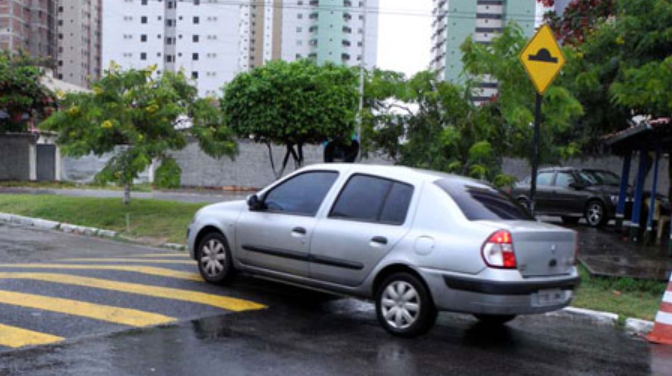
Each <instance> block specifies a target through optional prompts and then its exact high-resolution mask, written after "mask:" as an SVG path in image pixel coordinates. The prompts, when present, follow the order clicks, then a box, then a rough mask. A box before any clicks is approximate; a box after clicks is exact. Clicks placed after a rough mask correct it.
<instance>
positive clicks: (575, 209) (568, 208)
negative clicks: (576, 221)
mask: <svg viewBox="0 0 672 376" xmlns="http://www.w3.org/2000/svg"><path fill="white" fill-rule="evenodd" d="M575 182H576V179H575V178H574V175H573V174H572V173H571V172H569V171H567V172H565V171H559V172H558V173H557V174H556V175H555V183H554V184H553V192H552V195H551V196H552V198H551V200H550V205H551V208H550V209H549V210H551V211H552V212H554V213H557V214H572V215H582V214H583V205H584V201H585V200H584V198H583V193H582V192H581V191H578V190H576V188H573V187H571V186H570V185H572V183H575Z"/></svg>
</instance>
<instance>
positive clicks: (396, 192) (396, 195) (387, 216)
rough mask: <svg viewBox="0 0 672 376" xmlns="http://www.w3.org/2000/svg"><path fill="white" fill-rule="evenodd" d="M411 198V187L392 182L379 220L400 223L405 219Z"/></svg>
mask: <svg viewBox="0 0 672 376" xmlns="http://www.w3.org/2000/svg"><path fill="white" fill-rule="evenodd" d="M412 198H413V187H412V186H410V185H408V184H402V183H394V184H393V185H392V189H391V190H390V193H389V194H388V195H387V200H385V205H384V206H383V212H382V213H380V219H379V220H380V222H382V223H389V224H395V225H400V224H403V223H404V222H405V221H406V215H407V214H408V207H409V206H410V205H411V199H412Z"/></svg>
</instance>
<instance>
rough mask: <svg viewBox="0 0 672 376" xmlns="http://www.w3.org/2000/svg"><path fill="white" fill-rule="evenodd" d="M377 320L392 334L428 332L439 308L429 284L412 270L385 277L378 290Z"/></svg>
mask: <svg viewBox="0 0 672 376" xmlns="http://www.w3.org/2000/svg"><path fill="white" fill-rule="evenodd" d="M375 299H376V314H377V316H378V321H379V322H380V324H381V325H382V326H383V328H385V330H387V331H388V332H389V333H391V334H393V335H396V336H399V337H415V336H418V335H421V334H424V333H426V332H427V331H429V330H430V329H431V328H432V327H433V326H434V323H435V322H436V316H437V311H436V308H435V307H434V302H433V301H432V298H431V296H430V294H429V291H428V290H427V287H425V285H424V284H423V283H422V282H421V281H420V280H419V279H418V278H417V277H416V276H414V275H412V274H410V273H404V272H402V273H395V274H392V275H390V276H389V277H387V278H385V280H384V281H383V283H381V284H380V286H379V287H378V290H377V291H376V297H375Z"/></svg>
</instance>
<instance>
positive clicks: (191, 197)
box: [0, 187, 252, 203]
mask: <svg viewBox="0 0 672 376" xmlns="http://www.w3.org/2000/svg"><path fill="white" fill-rule="evenodd" d="M251 193H252V192H227V191H214V190H213V191H207V190H175V191H153V192H132V193H131V197H132V198H139V199H151V200H163V201H178V202H188V203H199V202H203V203H217V202H222V201H233V200H244V199H245V198H246V197H247V196H248V195H250V194H251ZM0 194H24V195H58V196H68V197H100V198H119V199H121V198H122V197H123V196H124V192H123V191H120V190H119V191H116V190H105V189H54V188H23V187H10V188H1V187H0Z"/></svg>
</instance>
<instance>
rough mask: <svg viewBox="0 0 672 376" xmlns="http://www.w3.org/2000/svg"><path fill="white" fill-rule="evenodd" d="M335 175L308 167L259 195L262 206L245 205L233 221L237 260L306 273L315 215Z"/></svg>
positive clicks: (300, 274) (258, 266)
mask: <svg viewBox="0 0 672 376" xmlns="http://www.w3.org/2000/svg"><path fill="white" fill-rule="evenodd" d="M337 178H338V173H337V172H335V171H309V172H305V173H302V174H299V175H296V176H293V177H291V178H289V179H288V180H286V181H284V182H282V183H280V184H278V185H277V186H275V187H273V188H272V189H271V190H270V191H268V192H267V193H266V194H265V195H264V197H262V198H261V200H263V203H264V205H263V209H261V210H250V209H249V208H248V209H245V210H244V211H243V213H242V214H241V216H240V218H239V220H238V223H237V225H236V244H237V251H238V252H237V253H238V255H239V257H238V258H239V260H240V262H242V263H244V264H245V265H248V266H251V267H255V268H261V269H264V270H270V271H276V272H282V273H289V274H292V275H296V276H302V277H306V276H308V258H309V252H310V248H309V247H310V238H311V236H312V235H313V231H314V229H315V224H316V222H317V220H316V218H315V217H316V215H317V212H318V210H319V209H320V206H321V205H322V202H323V201H324V198H325V196H326V195H327V193H328V192H329V190H330V189H331V187H332V186H333V185H334V182H335V181H336V179H337Z"/></svg>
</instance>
